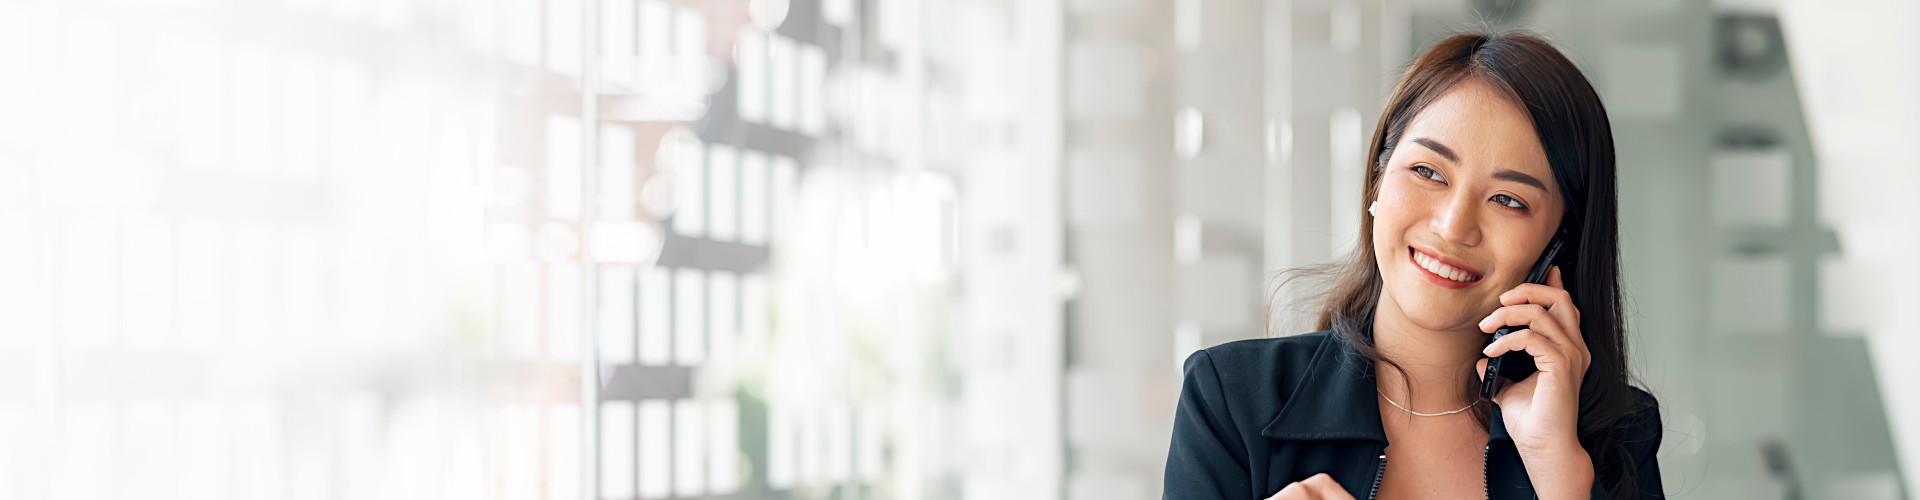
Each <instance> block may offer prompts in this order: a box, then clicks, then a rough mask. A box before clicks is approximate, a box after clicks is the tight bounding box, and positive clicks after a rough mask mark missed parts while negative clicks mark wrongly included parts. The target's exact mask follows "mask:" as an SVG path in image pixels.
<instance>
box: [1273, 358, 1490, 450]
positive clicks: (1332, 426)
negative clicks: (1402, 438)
mask: <svg viewBox="0 0 1920 500" xmlns="http://www.w3.org/2000/svg"><path fill="white" fill-rule="evenodd" d="M1373 375H1374V374H1373V360H1371V359H1367V357H1366V356H1363V355H1361V354H1360V352H1359V351H1356V350H1354V349H1353V346H1350V345H1347V343H1346V342H1344V341H1341V340H1340V339H1338V338H1335V337H1334V336H1333V335H1332V334H1331V333H1329V334H1328V335H1326V336H1325V337H1324V338H1322V339H1321V341H1320V345H1319V347H1318V348H1316V349H1315V350H1314V353H1313V358H1312V359H1311V360H1309V361H1308V362H1307V371H1306V374H1305V375H1304V376H1302V377H1300V382H1299V383H1298V384H1296V385H1295V386H1294V387H1293V391H1292V392H1290V393H1289V394H1291V396H1290V397H1288V398H1287V402H1286V403H1285V404H1283V405H1281V407H1280V414H1279V415H1276V416H1274V418H1273V422H1271V423H1268V424H1267V426H1266V428H1263V429H1261V430H1260V435H1262V436H1266V437H1270V438H1274V439H1283V440H1308V441H1312V440H1331V439H1364V440H1369V441H1377V442H1379V443H1381V444H1386V443H1387V433H1386V431H1385V430H1383V429H1382V428H1381V427H1380V403H1379V400H1378V399H1377V397H1378V396H1376V395H1375V394H1376V392H1375V391H1376V387H1375V385H1374V379H1373ZM1489 413H1490V415H1489V418H1488V419H1487V440H1488V442H1492V441H1495V440H1505V441H1512V440H1513V438H1511V437H1509V436H1508V435H1507V428H1506V425H1505V423H1504V422H1503V421H1502V420H1501V419H1500V407H1499V406H1498V405H1494V406H1493V407H1492V408H1491V410H1490V412H1489Z"/></svg>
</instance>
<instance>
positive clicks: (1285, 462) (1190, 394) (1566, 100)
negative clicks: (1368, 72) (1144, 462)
mask: <svg viewBox="0 0 1920 500" xmlns="http://www.w3.org/2000/svg"><path fill="white" fill-rule="evenodd" d="M1369 167H1371V168H1370V169H1369V173H1368V175H1367V176H1366V184H1365V187H1364V189H1365V193H1364V195H1363V201H1364V202H1365V203H1366V205H1367V206H1368V209H1367V215H1363V216H1362V217H1361V222H1360V228H1361V230H1360V241H1359V242H1358V244H1357V245H1355V250H1354V253H1353V254H1352V255H1351V256H1349V257H1347V258H1346V259H1345V260H1343V261H1342V262H1340V263H1337V264H1335V265H1334V266H1333V267H1331V268H1327V269H1323V270H1322V271H1323V272H1324V274H1326V275H1327V276H1329V277H1330V278H1331V280H1330V282H1329V283H1330V286H1329V289H1328V291H1327V293H1326V295H1325V296H1324V297H1325V302H1324V304H1323V305H1322V306H1321V308H1320V311H1319V319H1318V326H1317V328H1320V329H1322V330H1323V331H1320V332H1315V333H1311V334H1306V335H1297V336H1291V337H1282V338H1268V339H1258V340H1246V341H1240V342H1233V343H1229V344H1224V345H1220V346H1216V347H1213V348H1210V349H1206V350H1203V351H1200V352H1198V353H1195V354H1194V355H1193V356H1192V357H1190V358H1188V359H1187V363H1186V380H1185V382H1184V385H1183V387H1182V389H1181V395H1180V404H1179V410H1178V413H1177V415H1176V417H1175V420H1174V432H1173V443H1172V448H1171V450H1170V452H1169V454H1168V457H1167V474H1166V491H1165V496H1166V497H1167V498H1246V499H1263V498H1280V499H1347V498H1483V497H1484V498H1494V499H1503V498H1534V497H1535V496H1536V495H1537V497H1538V498H1543V499H1568V498H1615V499H1634V498H1659V497H1663V494H1662V492H1661V485H1660V469H1659V465H1658V464H1657V463H1656V462H1655V457H1654V452H1655V451H1656V450H1657V449H1659V444H1660V418H1659V411H1658V407H1657V405H1656V403H1655V402H1654V400H1653V397H1652V396H1650V395H1648V394H1647V393H1646V392H1644V391H1641V390H1638V389H1635V388H1632V387H1630V386H1628V385H1627V381H1628V375H1627V368H1626V366H1627V363H1626V336H1625V334H1624V330H1625V325H1624V323H1623V320H1622V317H1621V306H1620V304H1621V297H1620V294H1621V291H1620V275H1619V273H1620V262H1619V261H1620V249H1619V248H1620V247H1619V234H1618V231H1617V229H1616V227H1617V214H1616V211H1617V210H1616V202H1615V193H1614V185H1615V184H1614V155H1613V138H1612V132H1611V129H1610V127H1609V125H1608V123H1607V115H1606V110H1605V109H1604V108H1603V107H1602V106H1601V104H1600V99H1599V96H1598V95H1597V94H1595V92H1594V91H1593V88H1592V86H1591V85H1590V84H1589V83H1588V82H1587V80H1586V78H1585V77H1584V76H1583V75H1582V74H1581V73H1580V70H1579V69H1578V68H1576V67H1575V66H1574V65H1573V63H1571V62H1569V61H1568V60H1567V59H1566V58H1565V57H1564V56H1562V55H1561V54H1560V53H1559V52H1558V51H1556V50H1555V49H1554V48H1553V47H1552V46H1551V45H1549V44H1548V43H1547V42H1545V41H1543V40H1541V39H1539V38H1536V37H1534V36H1531V35H1527V34H1503V35H1456V36H1454V37H1452V38H1448V39H1446V40H1444V41H1441V42H1440V43H1439V44H1437V45H1434V46H1433V48H1431V49H1429V50H1428V51H1427V52H1426V53H1425V54H1422V55H1421V56H1420V58H1419V59H1418V60H1416V61H1415V62H1414V63H1413V65H1412V66H1411V67H1410V68H1409V69H1408V70H1407V73H1406V75H1405V76H1404V77H1403V78H1401V80H1400V83H1399V84H1398V85H1397V86H1396V87H1395V89H1394V91H1393V96H1392V98H1391V99H1390V100H1389V102H1388V103H1387V106H1386V109H1385V110H1384V111H1383V112H1382V113H1381V117H1380V123H1379V125H1378V127H1377V128H1376V129H1375V130H1374V134H1373V142H1372V150H1371V155H1370V156H1369ZM1563 229H1564V236H1563V238H1564V245H1563V249H1562V250H1561V251H1560V252H1559V254H1558V257H1557V258H1555V259H1554V260H1553V262H1552V264H1553V267H1552V268H1551V271H1550V272H1548V273H1547V276H1546V280H1545V283H1544V284H1526V283H1524V282H1525V279H1526V274H1527V272H1528V269H1529V268H1530V267H1532V266H1533V264H1534V263H1535V261H1536V260H1539V257H1540V256H1541V254H1542V250H1543V249H1545V248H1546V247H1547V245H1548V242H1549V241H1550V240H1551V239H1553V237H1554V235H1555V234H1556V233H1557V232H1559V231H1560V230H1563ZM1503 325H1515V326H1523V327H1524V328H1525V330H1522V331H1519V332H1517V333H1514V334H1511V335H1507V336H1504V337H1502V338H1501V339H1500V340H1498V341H1494V342H1492V343H1489V338H1490V335H1489V333H1490V332H1493V331H1494V330H1495V329H1497V328H1499V327H1501V326H1503ZM1506 352H1524V353H1525V354H1526V355H1527V356H1531V359H1532V360H1533V362H1534V364H1535V365H1536V366H1537V368H1538V371H1537V372H1535V373H1533V374H1532V375H1530V376H1527V377H1526V378H1525V379H1523V380H1521V381H1519V382H1514V383H1507V384H1504V385H1502V386H1501V387H1500V389H1499V391H1498V392H1497V393H1496V394H1495V395H1494V397H1493V401H1491V402H1483V401H1481V400H1480V397H1479V390H1480V385H1481V384H1480V382H1481V375H1482V373H1483V370H1484V369H1485V366H1486V362H1487V359H1488V358H1487V356H1495V355H1499V354H1501V353H1506Z"/></svg>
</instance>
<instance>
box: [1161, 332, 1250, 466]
mask: <svg viewBox="0 0 1920 500" xmlns="http://www.w3.org/2000/svg"><path fill="white" fill-rule="evenodd" d="M1236 429H1237V427H1236V426H1235V425H1234V422H1233V416H1232V414H1231V413H1230V412H1228V409H1227V398H1226V394H1225V392H1224V391H1222V390H1221V385H1220V375H1219V372H1218V371H1216V370H1214V364H1213V359H1212V358H1211V357H1209V355H1208V354H1207V351H1205V350H1201V351H1198V352H1195V353H1193V355H1191V356H1188V357H1187V362H1186V375H1185V380H1184V381H1183V382H1182V383H1181V385H1180V404H1179V408H1178V409H1177V410H1176V413H1175V414H1174V417H1173V444H1172V446H1170V447H1169V448H1168V450H1167V474H1166V480H1165V483H1164V484H1165V489H1164V490H1163V491H1162V493H1161V498H1165V499H1201V498H1205V499H1219V498H1250V497H1251V495H1252V491H1253V487H1252V485H1251V482H1252V477H1251V475H1250V474H1249V472H1248V470H1247V451H1246V447H1245V446H1243V445H1242V443H1241V439H1240V433H1239V432H1238V431H1237V430H1236Z"/></svg>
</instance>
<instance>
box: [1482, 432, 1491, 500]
mask: <svg viewBox="0 0 1920 500" xmlns="http://www.w3.org/2000/svg"><path fill="white" fill-rule="evenodd" d="M1489 458H1493V443H1487V447H1486V448H1484V449H1482V450H1481V451H1480V490H1481V492H1482V493H1485V494H1486V495H1487V498H1488V500H1492V498H1493V483H1492V482H1490V481H1489V480H1488V479H1487V459H1489Z"/></svg>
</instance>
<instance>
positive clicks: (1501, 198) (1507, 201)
mask: <svg viewBox="0 0 1920 500" xmlns="http://www.w3.org/2000/svg"><path fill="white" fill-rule="evenodd" d="M1493 202H1494V203H1499V204H1501V205H1506V206H1507V207H1508V208H1518V209H1521V210H1526V209H1527V205H1526V204H1525V203H1520V200H1516V199H1513V197H1512V196H1507V195H1504V194H1496V195H1493Z"/></svg>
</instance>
